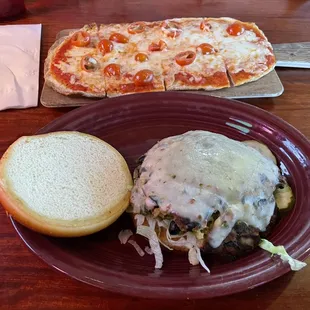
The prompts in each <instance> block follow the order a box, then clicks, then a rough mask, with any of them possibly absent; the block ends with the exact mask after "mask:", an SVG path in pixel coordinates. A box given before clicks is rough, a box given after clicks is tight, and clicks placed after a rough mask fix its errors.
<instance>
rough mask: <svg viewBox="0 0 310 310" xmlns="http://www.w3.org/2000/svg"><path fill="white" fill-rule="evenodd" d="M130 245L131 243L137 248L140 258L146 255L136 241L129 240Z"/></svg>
mask: <svg viewBox="0 0 310 310" xmlns="http://www.w3.org/2000/svg"><path fill="white" fill-rule="evenodd" d="M128 243H130V244H131V245H132V246H133V247H134V248H135V250H136V251H137V252H138V254H139V255H140V256H144V254H145V253H144V251H143V250H142V249H141V247H140V245H139V244H138V243H137V242H136V241H134V240H129V241H128Z"/></svg>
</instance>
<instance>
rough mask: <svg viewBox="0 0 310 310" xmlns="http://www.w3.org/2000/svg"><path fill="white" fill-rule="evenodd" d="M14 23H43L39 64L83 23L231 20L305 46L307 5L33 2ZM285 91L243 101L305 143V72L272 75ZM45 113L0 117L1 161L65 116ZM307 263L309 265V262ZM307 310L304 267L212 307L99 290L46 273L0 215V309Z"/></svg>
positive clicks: (308, 282)
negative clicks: (62, 35)
mask: <svg viewBox="0 0 310 310" xmlns="http://www.w3.org/2000/svg"><path fill="white" fill-rule="evenodd" d="M26 5H27V8H28V13H27V14H26V15H25V16H24V17H22V18H20V19H18V20H15V21H10V22H7V24H8V23H10V24H16V23H25V24H28V23H42V24H43V35H42V51H41V75H40V89H41V88H42V85H43V75H42V71H43V70H42V68H43V66H42V63H43V61H44V59H45V57H46V54H47V50H48V48H49V47H50V46H51V44H52V43H53V41H54V38H55V35H56V34H57V32H58V31H60V30H62V29H64V28H75V27H81V26H82V25H84V24H85V23H89V22H97V23H110V22H127V21H135V20H157V19H165V18H171V17H182V16H184V17H186V16H211V17H220V16H231V17H234V18H239V19H241V20H244V21H253V22H256V23H257V24H258V25H259V26H260V27H261V28H262V29H263V30H264V32H265V33H266V35H267V37H268V38H269V40H270V41H271V42H272V43H289V42H298V41H299V42H301V41H309V39H310V36H309V30H308V25H309V20H310V1H307V0H269V1H257V0H256V1H255V0H248V1H244V0H234V1H225V0H209V1H207V0H179V1H163V0H149V1H144V0H110V1H102V0H101V1H100V0H89V1H86V0H75V1H74V0H66V1H61V0H53V1H52V0H38V1H29V2H27V1H26ZM277 72H278V74H279V76H280V78H281V80H282V82H283V85H284V88H285V91H284V94H283V95H282V96H281V97H278V98H274V99H255V100H244V101H246V102H248V103H251V104H255V105H258V106H259V107H261V108H263V109H266V110H268V111H270V112H272V113H274V114H275V115H277V116H280V117H282V118H283V119H284V120H286V121H288V122H289V123H291V124H292V125H293V126H295V127H296V128H297V129H299V130H300V131H301V132H302V133H304V134H305V135H306V136H307V137H308V138H309V137H310V121H309V119H310V70H306V69H282V68H279V69H277ZM68 111H69V109H47V108H44V107H42V106H39V107H38V108H34V109H29V110H20V111H18V110H16V111H3V112H0V155H1V154H2V153H3V152H4V151H5V150H6V148H7V147H8V146H9V144H11V143H12V142H13V141H14V140H15V139H16V138H18V137H20V136H21V135H28V134H34V133H35V132H36V131H37V130H38V129H39V128H40V127H42V126H44V125H45V124H47V123H48V122H50V121H52V120H53V119H55V118H57V117H59V116H61V115H63V114H64V113H66V112H68ZM307 262H308V264H310V259H308V261H307ZM242 307H245V309H250V308H251V309H294V310H298V309H305V310H306V309H310V267H307V268H306V269H304V270H303V271H301V272H298V273H293V272H291V273H288V274H286V275H285V276H283V277H281V278H279V279H277V280H275V281H273V282H271V283H268V284H266V285H263V286H261V287H258V288H255V289H253V290H251V291H248V292H245V293H240V294H236V295H232V296H229V297H225V298H216V299H212V300H198V301H195V300H191V301H183V302H176V301H161V300H156V296H154V299H153V300H144V299H139V298H131V297H126V296H121V295H118V294H113V293H109V292H104V291H101V290H99V289H97V288H93V287H90V286H87V285H85V284H82V283H79V282H77V281H75V280H72V279H70V278H68V277H66V276H64V275H62V274H59V273H57V272H55V271H54V270H51V269H50V268H49V267H48V266H46V265H45V264H44V263H43V262H41V261H40V259H38V258H37V257H36V256H34V255H33V254H32V253H30V251H29V250H28V249H26V247H25V246H24V244H23V242H22V241H21V240H20V239H19V238H18V237H17V235H16V233H15V231H14V229H13V228H12V226H11V224H10V223H9V221H8V219H7V217H6V214H5V212H4V211H3V210H2V208H1V209H0V309H31V310H33V309H74V310H76V309H107V310H108V309H119V310H122V309H128V310H129V309H148V310H151V309H161V310H166V309H169V310H170V309H178V310H181V309H222V308H223V309H224V308H229V309H236V308H242Z"/></svg>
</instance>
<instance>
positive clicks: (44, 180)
mask: <svg viewBox="0 0 310 310" xmlns="http://www.w3.org/2000/svg"><path fill="white" fill-rule="evenodd" d="M131 187H132V177H131V174H130V171H129V169H128V166H127V164H126V161H125V159H124V158H123V157H122V155H121V154H120V153H119V152H118V151H117V150H115V149H114V148H113V147H112V146H111V145H109V144H108V143H106V142H104V141H102V140H100V139H99V138H97V137H94V136H91V135H88V134H84V133H80V132H73V131H61V132H55V133H49V134H43V135H36V136H30V137H21V138H19V139H18V140H17V141H16V142H14V143H13V144H12V145H11V146H10V147H9V148H8V150H7V151H6V152H5V154H4V155H3V157H2V159H1V161H0V202H1V204H2V206H3V207H4V208H5V209H6V211H7V212H8V213H9V214H11V215H12V217H13V218H14V219H15V220H16V221H18V222H20V223H21V224H23V225H24V226H26V227H28V228H30V229H32V230H34V231H37V232H39V233H42V234H46V235H50V236H55V237H77V236H85V235H89V234H92V233H95V232H97V231H99V230H101V229H103V228H105V227H107V226H109V225H110V224H112V223H113V222H114V221H115V220H116V219H117V218H118V217H119V216H120V215H121V214H122V213H123V212H124V211H125V209H126V208H127V206H128V204H129V199H130V190H131Z"/></svg>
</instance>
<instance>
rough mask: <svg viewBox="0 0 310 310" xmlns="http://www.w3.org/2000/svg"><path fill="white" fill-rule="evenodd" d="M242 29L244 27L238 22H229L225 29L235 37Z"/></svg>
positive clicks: (241, 32)
mask: <svg viewBox="0 0 310 310" xmlns="http://www.w3.org/2000/svg"><path fill="white" fill-rule="evenodd" d="M244 30H245V29H244V27H243V26H242V25H241V24H240V23H238V22H235V23H233V24H231V25H230V26H228V27H227V29H226V31H227V33H228V34H230V35H231V36H235V37H236V36H240V35H241V34H243V32H244Z"/></svg>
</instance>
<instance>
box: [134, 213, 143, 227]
mask: <svg viewBox="0 0 310 310" xmlns="http://www.w3.org/2000/svg"><path fill="white" fill-rule="evenodd" d="M135 220H136V221H137V226H140V225H142V224H143V222H144V220H145V216H144V215H142V214H136V215H135Z"/></svg>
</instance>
